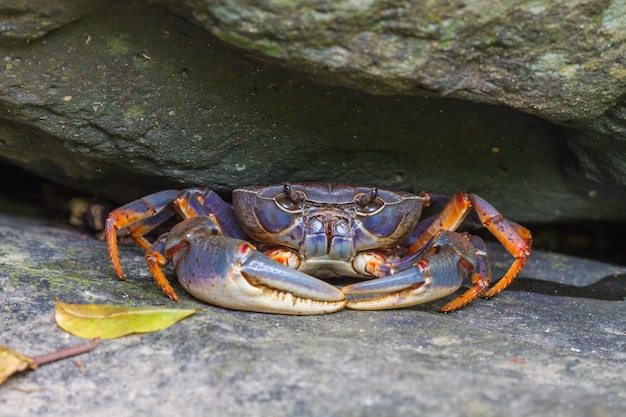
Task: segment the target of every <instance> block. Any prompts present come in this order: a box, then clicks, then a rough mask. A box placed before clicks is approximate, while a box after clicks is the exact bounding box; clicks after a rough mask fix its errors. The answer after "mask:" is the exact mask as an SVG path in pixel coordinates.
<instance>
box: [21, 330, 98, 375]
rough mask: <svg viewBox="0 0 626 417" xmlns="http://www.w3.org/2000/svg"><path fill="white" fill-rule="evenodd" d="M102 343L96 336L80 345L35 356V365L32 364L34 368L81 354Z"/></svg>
mask: <svg viewBox="0 0 626 417" xmlns="http://www.w3.org/2000/svg"><path fill="white" fill-rule="evenodd" d="M99 343H100V338H99V337H96V338H94V339H91V340H90V341H89V342H86V343H81V344H80V345H76V346H70V347H68V348H65V349H60V350H57V351H54V352H50V353H46V354H45V355H39V356H35V357H34V358H32V359H33V361H34V366H31V367H32V368H33V369H35V368H36V367H38V366H39V365H43V364H46V363H50V362H54V361H58V360H60V359H67V358H70V357H72V356H76V355H80V354H83V353H87V352H91V351H92V350H94V349H95V348H96V346H98V344H99Z"/></svg>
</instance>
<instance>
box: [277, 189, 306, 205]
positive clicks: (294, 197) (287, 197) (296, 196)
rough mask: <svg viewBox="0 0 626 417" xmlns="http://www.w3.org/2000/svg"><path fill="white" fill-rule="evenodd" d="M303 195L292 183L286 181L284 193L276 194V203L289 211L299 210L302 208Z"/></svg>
mask: <svg viewBox="0 0 626 417" xmlns="http://www.w3.org/2000/svg"><path fill="white" fill-rule="evenodd" d="M302 200H303V198H302V195H301V194H300V193H299V192H298V191H296V190H294V189H293V187H292V186H291V184H289V183H285V188H284V191H283V193H282V194H279V195H278V196H276V203H278V205H279V206H281V207H282V208H284V209H285V210H288V211H297V210H301V209H302Z"/></svg>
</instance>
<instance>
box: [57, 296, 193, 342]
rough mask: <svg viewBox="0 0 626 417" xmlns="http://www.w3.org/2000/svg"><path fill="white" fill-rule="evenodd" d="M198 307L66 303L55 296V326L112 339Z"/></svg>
mask: <svg viewBox="0 0 626 417" xmlns="http://www.w3.org/2000/svg"><path fill="white" fill-rule="evenodd" d="M198 311H199V309H174V308H162V307H124V306H113V305H106V304H67V303H64V302H61V301H59V300H57V306H56V311H55V319H56V322H57V324H58V325H59V327H61V328H62V329H63V330H65V331H66V332H69V333H71V334H73V335H75V336H78V337H83V338H85V339H91V338H94V337H100V338H101V339H114V338H117V337H122V336H126V335H129V334H132V333H149V332H156V331H159V330H163V329H165V328H168V327H170V326H171V325H172V324H174V323H176V322H178V321H179V320H182V319H184V318H185V317H188V316H190V315H192V314H194V313H196V312H198Z"/></svg>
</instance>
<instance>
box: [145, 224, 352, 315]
mask: <svg viewBox="0 0 626 417" xmlns="http://www.w3.org/2000/svg"><path fill="white" fill-rule="evenodd" d="M212 227H213V226H212V221H211V220H210V219H209V218H207V217H199V218H193V219H189V220H185V221H183V222H181V223H179V224H178V225H176V226H175V227H174V228H172V231H171V232H170V233H169V235H168V237H167V242H166V243H165V244H164V245H161V244H160V243H159V241H161V239H159V241H157V243H155V245H153V247H152V249H151V250H150V251H148V253H147V254H146V259H147V261H148V265H149V266H150V270H151V271H152V272H153V274H154V276H155V279H156V280H157V282H158V283H159V285H161V284H162V283H163V279H164V275H163V273H162V271H161V267H162V266H164V265H165V264H166V263H167V262H168V259H169V260H171V261H172V263H173V264H174V266H175V268H176V272H177V276H178V280H179V282H180V283H181V285H182V286H183V287H184V288H185V289H186V290H187V291H188V292H189V293H191V294H192V295H194V296H195V297H197V298H199V299H201V300H203V301H206V302H208V303H210V304H214V305H218V306H221V307H226V308H231V309H235V310H245V311H257V312H265V313H278V314H323V313H330V312H334V311H337V310H341V309H342V308H344V307H345V305H346V300H345V295H344V294H343V293H342V292H341V291H340V290H338V289H337V288H335V287H333V286H332V285H330V284H327V283H325V282H324V281H321V280H318V279H316V278H314V277H311V276H309V275H307V274H304V273H302V272H299V271H295V270H293V269H291V268H289V267H287V266H285V265H282V264H280V263H278V262H276V261H273V260H271V259H269V258H267V257H266V256H265V255H263V254H262V253H261V252H258V251H257V250H256V248H255V247H254V246H252V245H251V244H250V243H248V242H245V241H243V240H239V239H234V238H228V237H224V236H219V235H216V234H215V233H214V231H213V230H211V229H212ZM168 286H169V283H168V284H167V285H166V286H165V288H164V286H163V285H161V287H162V288H164V291H166V293H167V292H168V289H167V287H168ZM170 288H171V287H170ZM168 295H170V294H168ZM170 297H171V296H170Z"/></svg>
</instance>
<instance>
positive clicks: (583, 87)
mask: <svg viewBox="0 0 626 417" xmlns="http://www.w3.org/2000/svg"><path fill="white" fill-rule="evenodd" d="M161 1H162V2H163V3H166V4H169V5H170V6H171V7H173V8H174V9H175V10H177V11H180V12H181V13H183V14H184V15H185V16H187V17H188V18H189V19H191V20H193V21H195V22H197V23H198V24H200V25H201V26H203V27H205V28H207V29H208V30H210V31H211V32H213V33H215V34H216V35H217V36H219V37H220V38H221V39H224V40H226V41H227V42H230V43H232V44H234V45H237V46H239V47H241V48H245V49H248V50H252V51H257V52H259V53H262V54H264V55H266V56H268V57H271V58H273V59H275V60H277V61H279V62H281V63H283V64H285V65H288V66H289V67H291V68H294V69H298V70H301V71H303V72H304V73H306V74H307V75H309V76H310V77H313V78H314V79H316V80H318V81H321V82H324V83H328V84H331V85H342V86H349V87H352V88H356V89H359V90H362V91H367V92H370V93H373V94H407V95H413V94H419V95H424V94H426V95H436V96H446V97H451V98H462V99H468V100H471V101H474V102H482V103H489V104H499V105H505V106H508V107H512V108H515V109H518V110H521V111H524V112H528V113H533V114H536V115H539V116H541V117H543V118H546V119H548V120H551V121H553V122H557V123H559V124H563V125H565V126H576V127H577V128H581V129H583V128H584V133H585V134H584V135H583V137H579V136H578V135H576V136H574V137H572V138H570V141H571V144H572V150H573V151H574V155H576V157H577V161H578V165H579V168H580V169H582V172H583V173H584V174H585V175H586V176H587V177H588V178H590V179H593V180H598V181H605V182H609V183H619V184H622V185H626V127H625V126H626V117H625V116H624V110H623V109H624V102H623V101H622V100H621V97H623V96H624V94H625V93H626V82H625V81H626V67H625V62H624V55H625V54H626V42H625V41H626V17H625V16H626V7H625V5H624V2H623V1H622V0H613V1H604V0H594V1H584V2H580V1H570V2H549V1H539V2H522V3H520V2H517V1H508V2H498V4H494V2H492V1H488V0H469V1H463V2H423V1H409V2H407V1H401V0H399V1H386V0H385V1H367V2H345V1H321V2H315V4H313V5H311V4H310V3H309V2H306V1H289V2H281V1H276V2H270V3H268V2H266V1H258V0H233V1H228V2H216V1H212V0H161ZM607 133H608V135H607Z"/></svg>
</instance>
